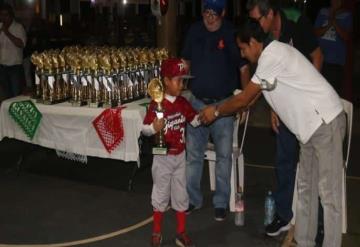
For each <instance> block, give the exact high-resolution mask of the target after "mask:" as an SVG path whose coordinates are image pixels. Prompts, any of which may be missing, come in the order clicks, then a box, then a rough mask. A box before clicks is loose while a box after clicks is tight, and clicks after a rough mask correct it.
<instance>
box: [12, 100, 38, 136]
mask: <svg viewBox="0 0 360 247" xmlns="http://www.w3.org/2000/svg"><path fill="white" fill-rule="evenodd" d="M9 114H10V116H11V117H12V118H13V119H14V120H15V122H16V123H17V124H18V125H19V126H20V128H21V129H22V130H23V131H24V133H25V134H26V135H27V136H28V137H29V138H30V140H32V139H33V138H34V136H35V133H36V130H37V128H38V127H39V124H40V121H41V118H42V115H41V113H40V112H39V110H38V109H37V108H36V106H35V104H34V103H33V102H32V101H31V100H25V101H19V102H13V103H11V105H10V108H9Z"/></svg>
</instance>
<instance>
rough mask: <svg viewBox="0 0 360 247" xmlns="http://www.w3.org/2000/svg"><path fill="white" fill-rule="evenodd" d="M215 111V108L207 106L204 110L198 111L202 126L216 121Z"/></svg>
mask: <svg viewBox="0 0 360 247" xmlns="http://www.w3.org/2000/svg"><path fill="white" fill-rule="evenodd" d="M215 111H216V108H215V106H213V105H209V106H207V107H205V108H204V109H202V110H201V111H200V114H199V117H200V121H201V122H202V123H203V124H210V123H212V122H213V121H215V119H216V116H215Z"/></svg>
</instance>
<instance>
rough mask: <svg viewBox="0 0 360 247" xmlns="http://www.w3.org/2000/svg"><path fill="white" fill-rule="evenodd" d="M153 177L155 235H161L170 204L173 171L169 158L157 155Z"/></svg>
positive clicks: (152, 171)
mask: <svg viewBox="0 0 360 247" xmlns="http://www.w3.org/2000/svg"><path fill="white" fill-rule="evenodd" d="M151 173H152V177H153V189H152V193H151V204H152V206H153V209H154V211H153V219H154V222H153V234H160V233H161V225H162V220H163V212H164V211H165V209H166V207H167V206H168V204H169V199H170V182H171V175H172V169H171V166H170V165H169V162H168V157H167V156H160V155H155V156H154V159H153V166H152V168H151Z"/></svg>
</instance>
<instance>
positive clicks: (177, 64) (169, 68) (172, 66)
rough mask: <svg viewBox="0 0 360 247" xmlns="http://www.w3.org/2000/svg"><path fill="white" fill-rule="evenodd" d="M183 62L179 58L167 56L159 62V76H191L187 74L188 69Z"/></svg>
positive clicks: (185, 77)
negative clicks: (167, 57)
mask: <svg viewBox="0 0 360 247" xmlns="http://www.w3.org/2000/svg"><path fill="white" fill-rule="evenodd" d="M187 68H188V67H187V65H186V64H185V62H184V61H183V60H181V59H179V58H169V59H166V60H164V61H163V62H162V64H161V72H160V73H161V76H162V77H168V78H173V77H176V76H179V77H181V78H184V79H188V78H193V76H191V75H188V72H189V71H188V69H187Z"/></svg>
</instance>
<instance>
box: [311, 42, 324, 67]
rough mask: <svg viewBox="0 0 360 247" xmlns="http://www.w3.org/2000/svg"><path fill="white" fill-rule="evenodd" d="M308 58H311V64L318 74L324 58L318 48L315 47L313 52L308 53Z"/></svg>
mask: <svg viewBox="0 0 360 247" xmlns="http://www.w3.org/2000/svg"><path fill="white" fill-rule="evenodd" d="M310 58H311V61H312V64H313V65H314V66H315V68H316V69H317V70H318V71H319V72H320V71H321V67H322V64H323V61H324V56H323V54H322V51H321V49H320V47H317V48H316V49H315V50H313V51H312V52H311V53H310Z"/></svg>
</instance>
